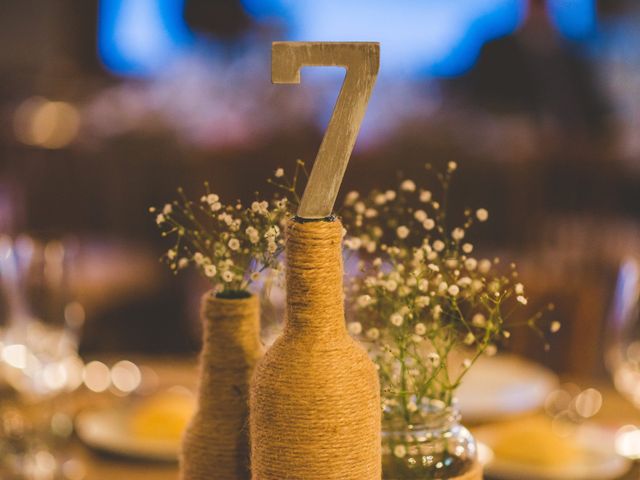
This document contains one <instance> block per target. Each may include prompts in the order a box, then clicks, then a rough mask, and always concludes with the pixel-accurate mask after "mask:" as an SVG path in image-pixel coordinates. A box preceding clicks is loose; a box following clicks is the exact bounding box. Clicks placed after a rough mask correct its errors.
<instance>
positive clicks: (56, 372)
mask: <svg viewBox="0 0 640 480" xmlns="http://www.w3.org/2000/svg"><path fill="white" fill-rule="evenodd" d="M42 379H43V381H44V384H45V386H46V387H47V388H48V389H49V390H53V391H56V390H60V389H62V388H63V387H64V386H65V384H66V383H67V371H66V369H65V368H64V365H62V364H60V363H51V364H49V365H47V366H45V367H44V369H43V372H42Z"/></svg>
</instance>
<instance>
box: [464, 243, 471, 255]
mask: <svg viewBox="0 0 640 480" xmlns="http://www.w3.org/2000/svg"><path fill="white" fill-rule="evenodd" d="M462 251H463V252H464V253H467V254H468V253H471V252H473V245H471V244H470V243H465V244H464V245H462Z"/></svg>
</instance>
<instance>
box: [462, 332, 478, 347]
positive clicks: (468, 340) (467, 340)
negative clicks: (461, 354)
mask: <svg viewBox="0 0 640 480" xmlns="http://www.w3.org/2000/svg"><path fill="white" fill-rule="evenodd" d="M475 341H476V336H475V335H474V334H473V333H471V332H469V333H467V336H466V337H464V343H465V345H473V342H475Z"/></svg>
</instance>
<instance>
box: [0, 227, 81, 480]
mask: <svg viewBox="0 0 640 480" xmlns="http://www.w3.org/2000/svg"><path fill="white" fill-rule="evenodd" d="M68 260H69V257H68V256H67V255H66V254H65V248H64V246H63V244H62V243H61V242H57V241H56V242H48V243H39V242H36V241H35V240H33V239H32V238H30V237H27V236H21V237H18V238H17V239H16V240H15V241H13V240H12V239H10V238H8V237H0V280H1V283H0V285H1V287H2V290H1V291H2V300H3V302H2V304H3V307H4V308H3V319H4V322H3V326H2V329H1V332H0V334H1V335H0V374H1V375H2V380H4V382H5V383H6V384H8V386H10V387H12V389H13V391H14V395H13V398H12V397H11V396H7V395H5V396H2V397H0V451H1V452H2V456H1V458H2V460H1V461H0V473H1V474H2V475H0V476H2V478H5V476H6V478H12V479H13V478H16V479H17V478H25V479H43V480H46V479H56V478H63V476H62V475H61V473H60V472H61V462H60V461H59V458H57V454H58V453H59V449H58V446H59V445H60V444H62V443H64V440H66V439H67V438H68V436H69V435H70V434H71V431H72V422H71V418H70V415H68V414H67V413H66V412H65V411H64V409H62V408H60V406H61V405H62V402H61V397H62V395H63V394H65V393H68V392H72V391H73V390H75V389H76V388H77V387H78V386H80V385H81V383H82V368H83V364H82V361H81V359H80V358H79V357H78V353H77V351H78V333H79V328H80V327H81V325H82V323H83V321H84V311H83V309H82V306H81V305H79V304H78V303H77V302H73V301H70V298H69V293H68V288H67V284H66V277H67V274H68Z"/></svg>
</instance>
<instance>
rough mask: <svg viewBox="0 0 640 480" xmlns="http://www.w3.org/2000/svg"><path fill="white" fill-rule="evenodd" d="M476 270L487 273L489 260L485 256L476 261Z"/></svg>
mask: <svg viewBox="0 0 640 480" xmlns="http://www.w3.org/2000/svg"><path fill="white" fill-rule="evenodd" d="M478 270H479V271H480V273H483V274H487V273H489V270H491V260H487V259H486V258H483V259H482V260H480V262H479V263H478Z"/></svg>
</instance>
